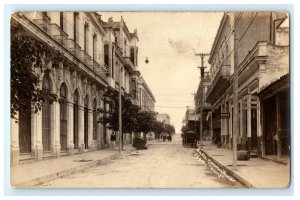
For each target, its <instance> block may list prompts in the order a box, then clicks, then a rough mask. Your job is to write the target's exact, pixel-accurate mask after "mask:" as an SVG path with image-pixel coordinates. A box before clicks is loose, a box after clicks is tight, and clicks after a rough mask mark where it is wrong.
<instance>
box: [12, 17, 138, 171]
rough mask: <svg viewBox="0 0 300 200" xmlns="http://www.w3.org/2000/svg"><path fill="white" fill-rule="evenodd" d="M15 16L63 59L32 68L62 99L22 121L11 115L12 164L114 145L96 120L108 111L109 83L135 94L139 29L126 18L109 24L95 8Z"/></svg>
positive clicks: (26, 31)
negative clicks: (130, 27) (133, 83)
mask: <svg viewBox="0 0 300 200" xmlns="http://www.w3.org/2000/svg"><path fill="white" fill-rule="evenodd" d="M11 20H12V25H13V24H18V25H21V26H22V27H23V31H24V33H23V34H26V35H29V36H30V37H31V38H32V39H35V40H39V41H42V42H43V43H45V44H47V46H48V48H49V50H51V51H53V52H59V54H60V56H61V57H62V58H63V59H61V60H51V59H47V58H45V59H44V60H43V61H44V62H43V66H42V68H33V70H34V72H35V74H37V76H38V77H39V80H40V84H39V86H38V87H39V88H41V89H49V90H50V91H51V93H54V94H57V96H58V98H59V101H54V102H50V101H48V100H46V101H45V102H43V105H42V109H41V110H40V111H38V112H37V113H35V112H33V110H32V111H31V112H27V113H17V116H16V118H17V119H18V123H16V122H15V120H14V119H11V164H12V165H17V164H19V163H22V162H26V161H27V160H42V159H44V158H47V157H59V156H61V155H68V154H74V153H83V152H86V151H94V150H98V149H103V148H107V147H109V145H110V144H109V142H110V141H109V135H110V132H111V131H110V130H108V129H107V128H106V127H105V126H103V125H102V124H101V123H97V119H98V117H99V116H100V115H102V114H103V113H99V112H97V110H98V109H99V108H101V109H102V110H108V109H109V106H108V105H106V104H105V102H104V101H103V98H102V95H103V92H104V91H105V89H106V88H107V87H112V88H114V89H116V90H118V91H120V90H121V91H122V94H123V95H124V94H125V93H126V94H128V95H129V94H131V93H132V91H133V89H132V88H131V85H130V81H131V78H135V77H137V76H138V75H139V72H138V67H137V66H138V63H137V56H138V54H137V52H138V51H137V49H138V48H137V41H138V37H137V31H136V30H135V31H134V32H133V33H130V32H129V30H128V28H127V26H126V24H125V22H124V21H123V19H121V20H120V21H118V22H114V21H113V20H112V18H110V19H109V20H108V22H104V21H103V20H102V19H101V15H99V14H98V13H96V12H22V13H14V14H13V15H12V17H11ZM11 28H14V27H13V26H12V27H11ZM12 53H17V52H12ZM54 65H55V66H58V67H53V66H54ZM135 97H137V95H136V96H135ZM133 99H134V98H133ZM28 106H30V107H31V105H28ZM125 140H126V141H127V140H128V141H130V138H129V137H127V138H126V134H125Z"/></svg>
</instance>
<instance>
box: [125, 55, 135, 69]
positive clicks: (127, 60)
mask: <svg viewBox="0 0 300 200" xmlns="http://www.w3.org/2000/svg"><path fill="white" fill-rule="evenodd" d="M124 59H125V62H126V64H125V65H126V67H127V68H128V71H129V73H134V72H135V71H136V68H135V66H134V64H133V63H132V62H131V60H130V57H124Z"/></svg>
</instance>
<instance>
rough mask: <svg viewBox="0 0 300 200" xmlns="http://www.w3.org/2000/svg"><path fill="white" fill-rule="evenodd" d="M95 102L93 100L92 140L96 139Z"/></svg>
mask: <svg viewBox="0 0 300 200" xmlns="http://www.w3.org/2000/svg"><path fill="white" fill-rule="evenodd" d="M97 117H98V116H97V102H96V99H94V101H93V140H97Z"/></svg>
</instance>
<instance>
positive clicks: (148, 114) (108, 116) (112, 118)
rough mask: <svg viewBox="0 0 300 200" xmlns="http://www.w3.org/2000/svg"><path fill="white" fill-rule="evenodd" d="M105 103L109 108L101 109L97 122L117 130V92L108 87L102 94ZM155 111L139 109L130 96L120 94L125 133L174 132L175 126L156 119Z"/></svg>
mask: <svg viewBox="0 0 300 200" xmlns="http://www.w3.org/2000/svg"><path fill="white" fill-rule="evenodd" d="M103 98H104V102H105V104H108V105H109V109H108V110H106V109H101V110H100V112H101V113H103V114H102V116H101V117H100V118H99V120H98V121H99V122H100V123H102V124H105V125H106V126H107V128H109V129H111V130H114V131H118V130H119V121H118V119H119V93H118V91H116V90H114V89H113V88H111V87H109V88H107V90H106V91H105V92H104V94H103ZM156 115H157V113H155V112H152V111H145V110H141V108H140V107H139V106H137V105H134V104H133V103H132V102H131V100H130V98H128V97H126V96H122V130H123V132H126V133H132V132H135V133H139V132H144V133H145V134H147V133H149V132H155V133H158V134H160V133H163V132H167V133H170V134H172V133H174V132H175V128H174V127H173V126H172V125H169V124H165V123H163V122H159V121H157V120H156Z"/></svg>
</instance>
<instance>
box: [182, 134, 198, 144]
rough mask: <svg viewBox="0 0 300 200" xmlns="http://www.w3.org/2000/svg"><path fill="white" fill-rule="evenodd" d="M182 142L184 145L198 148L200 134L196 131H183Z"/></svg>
mask: <svg viewBox="0 0 300 200" xmlns="http://www.w3.org/2000/svg"><path fill="white" fill-rule="evenodd" d="M181 136H182V144H183V146H184V147H191V148H197V141H198V135H197V133H195V132H194V131H188V132H186V133H182V135H181Z"/></svg>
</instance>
